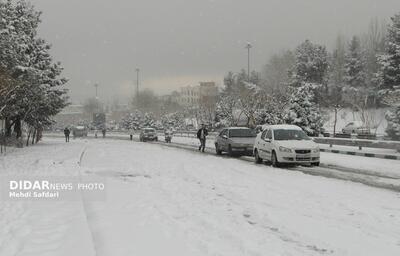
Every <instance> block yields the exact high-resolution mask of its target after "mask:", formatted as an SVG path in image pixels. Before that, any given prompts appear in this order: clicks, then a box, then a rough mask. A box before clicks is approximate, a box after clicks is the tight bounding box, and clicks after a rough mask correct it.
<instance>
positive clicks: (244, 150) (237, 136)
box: [215, 127, 256, 156]
mask: <svg viewBox="0 0 400 256" xmlns="http://www.w3.org/2000/svg"><path fill="white" fill-rule="evenodd" d="M255 138H256V132H255V131H254V130H252V129H249V128H246V127H230V128H225V129H223V130H222V131H221V132H220V133H219V134H218V136H217V137H216V138H215V151H216V152H217V154H218V155H220V154H222V152H227V153H228V154H229V155H230V156H232V155H234V154H237V155H250V156H251V155H252V154H253V146H254V141H255Z"/></svg>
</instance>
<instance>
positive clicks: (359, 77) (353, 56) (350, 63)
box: [344, 36, 366, 88]
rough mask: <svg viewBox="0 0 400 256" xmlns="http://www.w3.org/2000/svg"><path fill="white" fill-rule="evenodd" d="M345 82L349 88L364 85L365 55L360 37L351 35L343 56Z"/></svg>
mask: <svg viewBox="0 0 400 256" xmlns="http://www.w3.org/2000/svg"><path fill="white" fill-rule="evenodd" d="M345 61H346V63H345V77H344V78H345V79H344V80H345V82H346V84H347V85H348V86H349V87H351V88H362V87H365V86H366V74H365V66H366V65H365V55H364V53H363V49H362V47H361V42H360V39H359V38H358V37H357V36H353V38H352V39H351V41H350V43H349V48H348V51H347V54H346V58H345Z"/></svg>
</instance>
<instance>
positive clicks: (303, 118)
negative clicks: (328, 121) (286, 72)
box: [285, 83, 323, 136]
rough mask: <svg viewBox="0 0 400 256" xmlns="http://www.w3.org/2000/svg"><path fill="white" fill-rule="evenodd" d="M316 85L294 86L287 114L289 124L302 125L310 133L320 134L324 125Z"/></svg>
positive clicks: (286, 119) (286, 118)
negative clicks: (316, 94) (316, 102)
mask: <svg viewBox="0 0 400 256" xmlns="http://www.w3.org/2000/svg"><path fill="white" fill-rule="evenodd" d="M314 91H315V85H314V84H311V83H304V84H303V85H302V86H300V87H297V88H294V92H293V93H292V95H291V98H290V100H289V109H288V111H287V114H286V116H285V121H286V123H288V124H294V125H297V126H300V127H301V128H302V129H303V130H304V131H305V132H306V133H307V134H309V135H313V136H315V135H318V134H319V133H320V132H321V128H322V125H323V122H322V116H321V113H320V110H319V108H318V105H317V104H315V94H314Z"/></svg>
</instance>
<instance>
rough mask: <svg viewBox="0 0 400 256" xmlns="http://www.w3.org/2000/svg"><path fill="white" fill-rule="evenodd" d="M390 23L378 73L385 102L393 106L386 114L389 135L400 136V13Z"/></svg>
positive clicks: (381, 93) (397, 137)
mask: <svg viewBox="0 0 400 256" xmlns="http://www.w3.org/2000/svg"><path fill="white" fill-rule="evenodd" d="M391 20H392V24H390V25H389V28H388V32H387V38H386V48H385V54H384V55H382V56H380V58H379V62H380V65H381V69H380V71H379V73H378V76H379V81H380V95H381V96H382V97H383V99H384V102H385V103H386V104H387V105H389V106H392V109H391V110H390V111H388V113H387V114H386V119H387V121H388V127H387V129H386V132H387V133H388V135H389V136H391V137H393V138H395V139H399V138H400V93H399V91H400V13H399V14H396V15H394V16H393V17H392V18H391Z"/></svg>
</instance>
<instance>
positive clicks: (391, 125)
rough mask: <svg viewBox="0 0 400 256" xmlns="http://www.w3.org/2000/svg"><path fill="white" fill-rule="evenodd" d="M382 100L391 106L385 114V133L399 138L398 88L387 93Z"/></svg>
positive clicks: (399, 107) (399, 106) (399, 108)
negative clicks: (386, 124)
mask: <svg viewBox="0 0 400 256" xmlns="http://www.w3.org/2000/svg"><path fill="white" fill-rule="evenodd" d="M383 100H384V102H385V103H386V104H388V105H390V106H392V109H391V110H389V111H388V112H387V113H386V115H385V117H386V120H387V121H388V126H387V128H386V133H387V134H388V135H389V137H391V138H392V139H395V140H400V88H399V89H397V90H392V91H391V92H389V93H387V94H386V95H385V96H384V98H383Z"/></svg>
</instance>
